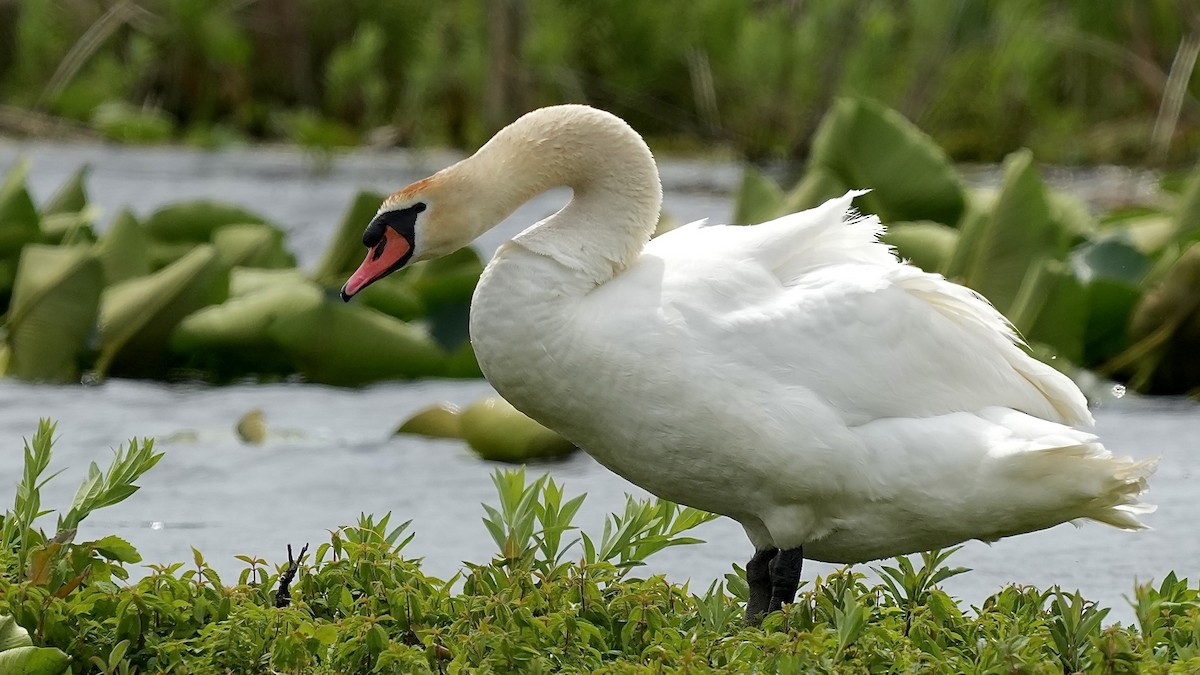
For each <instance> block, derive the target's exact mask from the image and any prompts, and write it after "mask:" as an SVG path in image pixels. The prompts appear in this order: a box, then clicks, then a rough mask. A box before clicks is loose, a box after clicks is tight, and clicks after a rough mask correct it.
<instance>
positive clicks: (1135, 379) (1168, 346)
mask: <svg viewBox="0 0 1200 675" xmlns="http://www.w3.org/2000/svg"><path fill="white" fill-rule="evenodd" d="M1129 337H1130V341H1131V342H1132V343H1133V344H1132V345H1131V346H1130V347H1129V349H1127V350H1126V351H1125V352H1123V353H1122V354H1120V355H1118V356H1117V357H1115V358H1114V359H1113V360H1112V361H1110V362H1109V363H1107V364H1105V366H1104V370H1105V371H1108V372H1117V373H1121V374H1123V375H1124V377H1126V378H1128V380H1129V384H1130V386H1131V387H1133V388H1134V389H1136V390H1138V391H1140V392H1143V393H1154V394H1184V393H1188V392H1190V391H1193V390H1195V389H1197V388H1200V359H1197V358H1196V357H1195V355H1196V354H1197V353H1198V352H1200V242H1197V243H1193V244H1191V245H1190V246H1189V247H1188V248H1187V250H1185V251H1184V252H1183V254H1182V255H1180V256H1179V258H1178V260H1176V262H1175V263H1174V265H1172V266H1171V268H1170V270H1169V271H1168V272H1167V275H1166V278H1165V279H1163V281H1162V283H1161V284H1160V285H1159V286H1158V287H1157V288H1155V289H1153V290H1151V291H1150V292H1148V293H1146V295H1145V296H1144V297H1143V298H1142V300H1141V301H1140V302H1139V303H1138V304H1137V307H1135V308H1134V311H1133V315H1132V317H1131V319H1130V325H1129Z"/></svg>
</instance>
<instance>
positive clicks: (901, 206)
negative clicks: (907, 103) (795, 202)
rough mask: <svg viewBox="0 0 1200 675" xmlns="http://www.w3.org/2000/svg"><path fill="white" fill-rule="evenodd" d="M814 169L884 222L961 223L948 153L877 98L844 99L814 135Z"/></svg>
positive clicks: (957, 185)
mask: <svg viewBox="0 0 1200 675" xmlns="http://www.w3.org/2000/svg"><path fill="white" fill-rule="evenodd" d="M809 163H810V167H814V168H815V167H820V168H821V169H823V170H824V171H825V172H827V173H828V175H829V177H832V178H835V179H836V180H837V181H838V182H839V183H841V184H842V185H845V186H847V187H849V188H851V189H854V188H870V189H871V192H869V193H867V194H865V195H863V196H862V197H859V199H858V203H859V204H861V205H862V209H863V210H864V211H866V212H869V213H875V214H878V215H879V217H880V218H881V219H883V221H884V222H901V221H918V220H932V221H935V222H939V223H946V224H951V223H957V222H958V220H959V217H960V216H961V215H962V210H963V203H964V199H963V188H962V182H961V180H960V179H959V177H958V174H957V173H956V172H955V170H954V166H953V165H952V164H951V163H950V160H949V158H947V157H946V154H945V152H943V151H942V149H941V148H940V147H938V145H937V143H934V142H933V139H931V138H930V137H929V136H928V135H927V134H925V133H924V132H922V131H921V130H920V129H918V128H917V127H916V126H914V125H913V124H912V123H911V122H909V121H908V120H906V119H904V117H903V116H901V115H900V113H897V112H896V111H894V110H891V109H889V108H887V107H885V106H883V105H880V104H878V103H875V102H873V101H868V100H863V99H851V98H846V99H841V100H839V101H838V102H837V103H836V104H834V106H833V108H832V109H831V110H830V111H829V113H827V114H826V115H825V117H824V119H822V121H821V125H820V127H819V128H818V129H817V132H816V135H815V136H814V138H813V147H812V154H811V155H810V159H809Z"/></svg>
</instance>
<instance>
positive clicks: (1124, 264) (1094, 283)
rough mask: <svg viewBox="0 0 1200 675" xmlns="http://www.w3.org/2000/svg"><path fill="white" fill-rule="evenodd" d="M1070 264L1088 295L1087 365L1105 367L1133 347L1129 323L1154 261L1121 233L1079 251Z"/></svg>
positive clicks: (1092, 243) (1074, 254)
mask: <svg viewBox="0 0 1200 675" xmlns="http://www.w3.org/2000/svg"><path fill="white" fill-rule="evenodd" d="M1070 262H1071V267H1072V269H1073V270H1074V272H1075V276H1076V277H1078V278H1079V279H1080V280H1081V281H1083V282H1084V284H1085V289H1086V293H1087V321H1086V322H1085V325H1084V331H1083V332H1084V360H1083V362H1084V363H1089V364H1098V363H1103V362H1105V361H1108V360H1109V359H1111V358H1113V357H1114V356H1116V355H1117V354H1119V353H1121V351H1123V350H1124V349H1125V348H1126V347H1128V346H1129V320H1130V316H1131V315H1132V313H1133V308H1134V307H1135V306H1136V305H1137V303H1138V300H1139V299H1140V298H1141V295H1142V289H1141V282H1142V279H1144V278H1145V276H1146V274H1147V272H1148V271H1149V269H1150V260H1149V259H1148V258H1147V257H1146V255H1145V254H1143V253H1142V252H1141V251H1139V250H1138V249H1137V248H1135V247H1134V246H1133V245H1132V244H1130V243H1129V242H1128V241H1127V240H1126V237H1125V236H1124V235H1123V233H1120V232H1118V233H1115V234H1114V235H1111V236H1108V237H1105V238H1104V239H1101V240H1099V241H1095V242H1090V243H1088V244H1085V245H1083V246H1080V247H1079V248H1077V249H1075V250H1074V251H1072V252H1071V257H1070Z"/></svg>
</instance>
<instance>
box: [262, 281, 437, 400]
mask: <svg viewBox="0 0 1200 675" xmlns="http://www.w3.org/2000/svg"><path fill="white" fill-rule="evenodd" d="M267 334H268V335H269V336H270V337H271V339H272V340H274V341H275V342H276V343H277V344H278V345H279V346H280V347H282V348H283V351H284V353H285V354H286V355H287V356H288V357H289V358H290V359H291V361H292V363H294V364H295V366H296V368H297V369H298V370H299V371H300V373H301V374H303V375H304V376H305V377H306V378H308V379H309V380H310V381H312V382H322V383H325V384H337V385H343V386H357V385H361V384H365V383H368V382H376V381H379V380H386V379H397V378H413V377H426V376H431V375H437V374H439V373H441V372H442V371H443V370H444V369H445V361H446V355H445V352H443V351H442V350H441V348H440V347H438V345H437V344H436V343H435V342H434V341H433V340H432V339H431V338H430V337H429V335H428V333H426V332H425V331H424V330H422V329H421V328H420V327H418V326H416V325H412V324H406V323H404V322H402V321H398V320H396V319H393V318H392V317H390V316H387V315H386V314H382V313H380V312H376V311H375V310H373V309H368V308H366V307H360V306H358V305H347V304H344V303H343V302H342V301H341V300H340V299H331V300H326V301H324V302H322V303H320V304H319V305H317V306H315V307H312V308H310V309H306V310H303V311H300V312H294V313H289V314H287V315H284V316H280V317H277V318H275V319H274V320H272V321H271V323H270V325H269V326H268V328H267Z"/></svg>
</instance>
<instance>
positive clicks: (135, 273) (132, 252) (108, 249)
mask: <svg viewBox="0 0 1200 675" xmlns="http://www.w3.org/2000/svg"><path fill="white" fill-rule="evenodd" d="M149 247H150V243H149V240H148V239H147V237H146V232H145V230H144V229H143V228H142V225H141V223H139V222H138V220H137V218H136V217H135V216H134V215H133V213H132V212H131V211H130V210H129V209H121V212H120V213H118V214H117V217H116V218H113V222H112V224H111V225H109V227H108V231H107V232H105V233H104V236H102V237H100V241H99V242H98V243H97V244H96V253H97V254H99V256H100V263H101V264H102V265H103V266H104V279H105V281H106V283H107V284H110V285H111V284H115V283H117V282H118V281H125V280H126V279H132V278H134V277H141V276H145V275H147V274H149V273H150V248H149Z"/></svg>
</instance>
